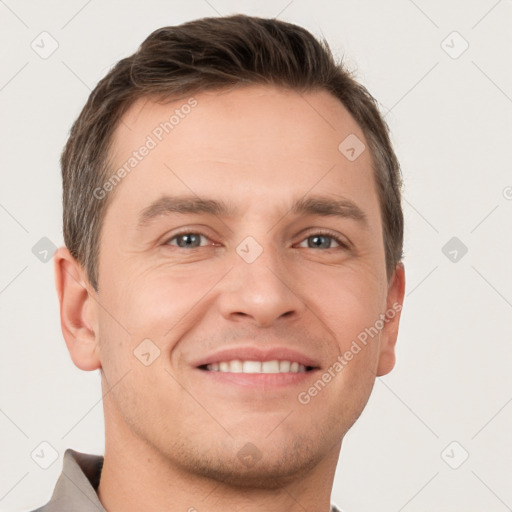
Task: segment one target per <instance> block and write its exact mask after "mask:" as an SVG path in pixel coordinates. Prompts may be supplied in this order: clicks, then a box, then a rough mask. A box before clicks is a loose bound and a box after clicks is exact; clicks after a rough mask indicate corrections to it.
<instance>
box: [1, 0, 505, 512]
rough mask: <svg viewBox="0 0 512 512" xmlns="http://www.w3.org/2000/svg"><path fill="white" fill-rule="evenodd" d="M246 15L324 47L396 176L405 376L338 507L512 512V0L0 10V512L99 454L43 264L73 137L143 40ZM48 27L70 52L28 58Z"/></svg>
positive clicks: (15, 6) (94, 416) (88, 391)
mask: <svg viewBox="0 0 512 512" xmlns="http://www.w3.org/2000/svg"><path fill="white" fill-rule="evenodd" d="M235 12H241V13H247V14H254V15H259V16H264V17H274V16H277V17H279V18H280V19H283V20H285V21H291V22H294V23H297V24H300V25H302V26H304V27H306V28H308V29H309V30H310V31H312V32H313V33H314V34H316V35H320V36H321V35H323V36H325V37H326V38H327V39H328V41H329V43H330V45H331V47H332V48H333V49H334V50H335V52H336V54H337V56H341V55H344V56H345V61H346V63H347V64H348V65H349V66H350V67H351V68H353V69H354V70H356V72H357V77H358V78H359V79H360V80H361V81H362V82H363V83H364V84H365V85H366V86H367V87H368V88H369V90H370V91H371V92H372V94H373V95H374V96H375V97H376V98H377V99H378V100H379V101H380V102H381V104H382V109H383V112H385V113H386V112H387V114H386V119H387V121H388V122H389V124H390V127H391V130H392V137H393V142H394V144H395V147H396V151H397V154H398V156H399V159H400V161H401V165H402V169H403V173H404V178H405V200H404V208H405V215H406V243H405V265H406V271H407V292H406V295H407V296H406V300H405V307H404V312H403V320H402V325H401V331H400V335H399V340H398V346H397V350H398V362H397V366H396V368H395V370H394V371H393V372H392V373H391V374H390V375H388V376H386V377H384V378H380V379H378V380H377V382H376V384H375V388H374V392H373V395H372V397H371V399H370V402H369V404H368V406H367V408H366V410H365V411H364V413H363V415H362V417H361V418H360V420H359V421H358V423H356V426H355V427H354V428H353V429H352V430H351V431H350V432H349V434H348V435H347V437H346V439H345V442H344V447H343V449H342V452H341V458H340V464H339V467H338V472H337V474H336V480H335V486H334V489H333V496H332V498H333V501H334V502H335V503H337V504H338V505H339V506H341V507H343V508H345V509H346V510H347V511H349V512H370V511H375V510H379V511H380V512H388V511H389V512H391V511H394V512H399V511H402V510H404V511H406V512H413V511H424V510H435V511H436V512H442V511H464V512H471V511H480V510H485V511H486V512H493V511H496V512H501V511H504V510H512V509H511V507H512V487H511V485H510V482H511V481H512V480H511V477H512V470H511V466H512V439H511V436H510V432H511V422H512V404H511V403H510V402H511V401H512V386H511V383H512V372H511V366H512V364H511V363H512V357H511V356H512V346H511V343H510V327H511V322H510V320H511V308H512V273H511V271H510V261H511V253H512V239H511V237H510V233H512V229H511V228H512V226H511V224H512V222H511V220H512V217H511V210H512V200H511V199H512V188H511V186H512V176H511V173H510V170H511V169H510V167H511V145H512V139H511V128H512V99H511V98H512V76H511V70H512V67H511V66H510V62H511V60H510V57H511V53H512V51H511V49H512V46H511V43H512V31H511V30H510V27H511V26H512V23H511V22H512V3H511V2H510V1H509V0H508V1H507V0H501V1H496V0H485V1H484V0H482V1H472V2H467V1H463V0H459V1H451V2H445V1H441V0H439V1H431V2H427V1H421V0H416V1H415V2H413V1H410V0H393V1H386V2H378V1H359V2H356V1H339V2H335V1H325V0H323V1H319V0H315V1H314V2H307V1H305V0H292V1H289V0H282V1H273V2H270V1H263V2H256V1H239V2H234V1H227V0H208V1H206V0H194V1H188V2H185V1H167V2H164V1H157V0H144V1H137V2H136V1H124V2H114V1H100V0H92V1H91V0H90V1H84V0H73V1H67V2H65V1H41V2H36V1H31V2H29V1H21V0H20V1H16V0H5V1H0V37H1V52H2V54H1V55H2V57H1V66H0V106H1V118H0V119H1V128H0V130H1V132H0V140H1V142H2V151H1V152H0V168H1V173H2V174H1V186H0V226H1V240H2V250H1V265H0V308H1V331H0V332H1V336H2V343H1V354H0V378H1V395H0V429H1V434H2V435H1V437H0V443H1V456H0V460H1V468H0V509H1V510H5V511H22V510H28V509H30V508H35V507H36V506H37V505H41V504H42V503H45V502H46V501H47V500H48V499H49V497H50V494H51V492H52V490H53V487H54V484H55V481H56V479H57V477H58V475H59V473H60V471H61V466H62V454H63V452H64V450H65V449H66V448H67V447H72V448H74V449H76V450H79V451H84V452H89V453H98V454H101V453H103V446H104V444H103V443H104V434H103V412H102V404H101V389H100V379H99V372H97V371H96V372H90V373H86V372H82V371H80V370H78V369H77V368H75V367H74V365H73V364H72V362H71V359H70V357H69V355H68V353H67V349H66V347H65V344H64V341H63V338H62V335H61V332H60V323H59V312H58V302H57V298H56V294H55V291H54V277H53V266H52V261H51V260H50V261H49V262H47V263H43V262H41V261H40V260H39V259H38V258H36V256H35V255H34V254H33V253H32V247H33V246H34V245H35V244H36V243H37V242H38V241H39V240H40V239H41V238H42V237H47V238H49V239H50V240H51V241H52V242H53V243H54V244H56V245H61V244H62V243H63V239H62V231H61V203H60V201H61V183H60V169H59V165H58V157H59V154H60V151H61V149H62V147H63V145H64V143H65V140H66V137H67V133H68V130H69V128H70V126H71V123H72V122H73V121H74V119H75V118H76V116H77V115H78V113H79V111H80V109H81V108H82V106H83V104H84V103H85V101H86V99H87V97H88V95H89V93H90V90H91V89H92V88H93V87H94V86H95V84H96V83H97V81H98V80H99V79H100V78H101V77H102V76H103V75H104V74H105V73H106V72H107V70H108V69H109V68H110V67H111V66H112V65H113V64H114V63H115V62H116V61H118V60H119V59H120V58H122V57H124V56H127V55H129V54H131V53H132V52H133V51H135V49H136V48H137V46H138V45H139V44H140V43H141V42H142V40H143V39H144V38H145V37H146V36H147V35H148V34H149V33H150V32H151V31H153V30H154V29H156V28H158V27H161V26H164V25H175V24H179V23H181V22H184V21H187V20H190V19H194V18H198V17H204V16H216V15H224V14H230V13H235ZM43 31H47V32H48V33H49V34H51V36H52V37H53V38H54V39H55V40H56V41H57V42H58V45H59V46H58V49H57V50H56V51H55V52H54V53H53V54H52V55H51V56H49V57H48V58H47V59H43V58H41V57H40V56H39V55H38V54H37V53H36V52H35V51H34V50H33V49H32V48H31V43H32V41H34V40H35V44H39V46H40V47H41V46H42V45H43V44H44V46H45V48H46V49H48V48H49V47H50V46H49V40H46V43H41V37H42V36H39V34H40V33H41V32H43ZM453 31H457V32H458V33H459V34H460V36H461V37H462V38H463V39H461V38H460V37H459V36H457V35H453V34H452V32H453ZM450 34H452V35H450ZM45 37H46V36H45ZM464 40H465V41H467V43H468V44H469V47H468V49H467V50H466V51H465V52H464V53H462V54H461V55H460V56H459V55H458V54H459V53H460V51H461V50H462V49H463V48H464ZM38 41H39V42H38ZM443 41H445V42H444V43H443ZM450 54H451V55H450ZM454 56H457V58H454ZM452 237H457V238H458V239H459V240H460V242H462V243H463V244H464V245H465V246H466V247H467V248H468V252H467V254H465V255H464V256H463V257H461V254H462V253H461V251H460V248H459V249H457V248H456V247H455V250H456V251H458V252H457V253H453V252H452V254H451V255H450V254H449V250H453V248H451V247H449V248H448V250H446V251H445V252H446V253H447V254H448V256H450V258H454V257H456V258H457V261H455V262H453V261H451V260H450V259H449V257H447V256H445V254H444V253H443V251H442V248H443V246H444V245H445V244H446V243H447V242H448V241H449V240H450V239H451V238H452ZM457 243H458V242H457ZM43 441H46V442H48V443H50V444H51V445H52V446H53V447H54V448H55V449H56V450H57V452H58V459H57V460H56V461H55V463H53V464H52V465H51V466H50V467H49V468H48V469H46V470H45V469H42V468H41V467H39V465H37V464H36V462H35V461H34V460H33V459H32V458H31V453H32V452H33V450H34V449H36V448H38V447H39V445H40V443H41V442H43ZM453 441H456V442H457V443H458V444H456V445H451V446H450V447H449V448H448V449H447V450H446V451H444V450H445V448H446V447H447V446H448V445H450V443H452V442H453ZM38 449H40V448H38ZM443 451H444V452H443ZM466 451H467V452H468V453H469V458H468V459H467V460H466V461H465V462H464V463H463V464H462V465H461V466H460V467H459V468H458V469H452V467H450V465H449V464H451V465H452V466H456V465H457V464H459V463H460V461H461V460H462V458H463V456H464V455H465V452H466ZM442 453H444V456H442Z"/></svg>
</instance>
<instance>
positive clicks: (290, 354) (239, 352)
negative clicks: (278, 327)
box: [194, 346, 319, 368]
mask: <svg viewBox="0 0 512 512" xmlns="http://www.w3.org/2000/svg"><path fill="white" fill-rule="evenodd" d="M235 359H238V360H240V361H274V360H278V361H291V362H292V363H293V362H294V361H296V362H297V363H299V364H303V365H304V366H311V367H312V368H318V367H319V364H318V362H317V361H315V360H314V359H312V358H311V357H308V356H306V355H305V354H302V353H301V352H298V351H296V350H294V349H290V348H287V347H269V348H262V347H251V346H245V347H233V348H225V349H222V350H219V351H218V352H214V353H212V354H210V355H207V356H204V357H202V358H201V359H199V360H197V361H196V362H195V363H194V365H195V366H196V367H198V366H204V365H206V364H212V363H220V362H222V361H233V360H235Z"/></svg>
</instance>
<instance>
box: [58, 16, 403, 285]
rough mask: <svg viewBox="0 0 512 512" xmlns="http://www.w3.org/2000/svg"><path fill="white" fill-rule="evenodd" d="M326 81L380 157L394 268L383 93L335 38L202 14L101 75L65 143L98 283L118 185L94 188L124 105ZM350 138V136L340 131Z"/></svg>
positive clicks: (74, 211) (394, 164) (73, 201)
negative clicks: (379, 97) (110, 189)
mask: <svg viewBox="0 0 512 512" xmlns="http://www.w3.org/2000/svg"><path fill="white" fill-rule="evenodd" d="M244 84H245V85H251V84H268V85H277V86H281V87H284V88H287V89H292V90H294V91H297V92H300V93H302V92H309V91H314V90H325V91H328V92H330V93H331V94H333V95H334V96H335V97H336V98H338V99H339V100H340V101H341V102H342V103H343V105H344V106H345V108H346V109H347V110H348V111H349V112H350V114H351V115H352V116H353V118H354V119H355V120H356V122H357V123H358V124H359V126H360V127H361V129H362V131H363V133H364V135H365V137H366V139H367V142H368V145H369V148H370V152H371V155H372V157H373V163H374V174H375V179H376V184H377V190H378V194H379V201H380V207H381V214H382V219H383V238H384V244H385V254H386V269H387V274H388V278H389V277H390V276H391V275H392V273H393V271H394V269H395V266H396V264H397V263H398V262H399V261H400V260H401V259H402V246H403V212H402V207H401V173H400V167H399V163H398V160H397V158H396V155H395V153H394V151H393V148H392V145H391V142H390V139H389V129H388V126H387V124H386V122H385V120H384V119H383V117H381V115H380V113H379V109H378V107H377V102H376V101H375V99H374V98H373V96H371V94H370V93H369V92H368V91H367V90H366V88H365V87H363V86H362V85H361V84H359V83H358V82H357V81H356V80H355V79H354V78H353V77H352V74H351V73H350V72H349V71H348V70H346V69H345V67H344V65H343V63H342V62H341V61H340V62H339V63H336V61H335V60H334V58H333V56H332V53H331V51H330V49H329V46H328V44H327V42H326V41H325V39H324V40H322V41H319V40H317V39H316V38H315V37H314V36H313V35H312V34H310V33H309V32H308V31H307V30H305V29H304V28H302V27H299V26H297V25H293V24H291V23H286V22H283V21H280V20H277V19H265V18H258V17H252V16H245V15H234V16H227V17H218V18H217V17H215V18H202V19H198V20H194V21H190V22H187V23H184V24H182V25H178V26H172V27H164V28H160V29H158V30H155V31H154V32H153V33H152V34H150V35H149V36H148V38H147V39H146V40H145V41H144V42H143V43H142V45H141V46H140V47H139V48H138V50H137V51H136V52H135V53H134V54H133V55H131V56H130V57H127V58H125V59H122V60H121V61H119V62H118V63H117V64H116V65H115V66H114V67H113V68H112V69H111V70H110V71H109V73H108V74H107V75H106V76H105V77H104V78H103V79H102V80H101V81H100V82H99V83H98V84H97V85H96V87H95V89H94V90H93V91H92V93H91V95H90V96H89V99H88V101H87V103H86V104H85V106H84V108H83V109H82V112H81V113H80V115H79V116H78V118H77V120H76V121H75V123H74V124H73V126H72V128H71V132H70V136H69V139H68V141H67V143H66V146H65V148H64V150H63V152H62V156H61V167H62V180H63V221H64V241H65V244H66V246H67V247H68V249H69V250H70V252H71V254H72V255H73V257H74V258H75V259H76V260H77V261H78V262H79V263H80V264H81V265H82V266H83V267H84V268H85V271H86V273H87V277H88V279H89V281H90V283H91V284H92V286H93V287H94V289H95V290H96V291H97V290H98V268H97V267H98V265H97V262H98V255H99V241H100V232H101V226H102V222H103V218H104V216H105V211H106V208H107V205H108V203H109V199H110V197H111V195H112V194H110V195H109V197H107V198H106V199H104V200H98V199H97V198H96V197H95V195H94V194H93V190H95V189H96V188H97V187H98V186H101V185H102V184H103V183H104V182H105V180H107V179H108V177H109V176H110V175H111V174H112V172H113V169H111V166H110V165H109V157H108V155H109V148H110V146H111V144H112V135H113V132H114V130H115V128H116V127H117V125H118V123H119V121H120V119H121V117H122V115H123V114H124V113H125V112H126V110H127V109H128V108H129V107H130V106H131V105H132V104H133V103H134V101H135V100H137V99H139V98H142V97H157V98H159V99H162V100H163V99H173V98H176V97H182V96H183V95H186V94H194V93H198V92H202V91H207V90H215V89H222V88H227V87H230V86H234V85H244ZM340 142H341V141H340Z"/></svg>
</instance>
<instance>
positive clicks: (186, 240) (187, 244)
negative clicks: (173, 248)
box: [180, 233, 197, 247]
mask: <svg viewBox="0 0 512 512" xmlns="http://www.w3.org/2000/svg"><path fill="white" fill-rule="evenodd" d="M180 238H181V240H182V241H183V242H184V243H183V244H180V247H190V245H193V244H194V240H195V241H196V242H197V236H195V235H194V234H193V233H187V234H185V235H181V237H180ZM190 242H192V244H191V243H190Z"/></svg>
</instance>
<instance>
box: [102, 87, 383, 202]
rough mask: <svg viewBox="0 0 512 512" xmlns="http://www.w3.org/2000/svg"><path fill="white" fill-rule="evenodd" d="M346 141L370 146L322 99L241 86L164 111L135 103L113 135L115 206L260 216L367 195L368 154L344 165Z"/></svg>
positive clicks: (145, 101) (330, 100)
mask: <svg viewBox="0 0 512 512" xmlns="http://www.w3.org/2000/svg"><path fill="white" fill-rule="evenodd" d="M354 137H356V139H353V138H354ZM347 138H349V139H348V140H351V141H352V140H356V141H359V143H360V145H361V147H364V146H367V143H366V140H365V137H364V135H363V132H362V130H361V128H360V127H359V126H358V124H357V123H356V122H355V120H354V119H353V118H352V116H351V115H350V114H349V112H348V111H347V110H346V108H345V107H344V106H343V105H342V103H341V102H340V101H339V100H338V99H337V98H335V97H334V96H332V95H331V94H329V93H328V92H326V91H315V92H309V93H298V92H295V91H290V90H286V89H282V88H277V87H270V86H245V87H242V88H235V89H230V90H221V91H210V92H202V93H199V94H196V95H191V96H184V97H183V98H180V99H176V100H173V101H170V102H166V103H157V102H156V101H154V100H153V99H149V98H141V99H139V100H137V101H136V102H135V103H134V104H133V105H132V106H131V107H130V108H129V109H128V110H127V112H126V113H125V115H124V116H123V118H122V121H121V122H120V123H119V126H118V127H117V129H116V131H115V133H114V137H113V145H112V151H111V161H112V162H113V170H114V171H115V170H118V169H120V168H124V169H125V171H126V172H124V173H122V174H123V178H122V180H121V181H120V182H119V184H117V185H116V190H115V197H114V201H113V203H119V205H120V206H123V204H124V205H125V206H127V205H128V204H130V205H132V206H134V205H137V206H139V207H140V208H142V207H144V206H145V205H146V204H147V203H148V202H150V201H152V200H154V199H155V198H157V197H158V196H160V195H163V194H164V193H165V194H171V195H172V194H176V195H178V194H187V195H190V194H196V195H199V196H201V195H203V194H204V195H207V196H208V197H213V198H215V197H223V196H229V197H231V198H233V199H236V200H237V201H239V202H241V203H243V202H245V204H249V203H248V201H251V202H252V204H253V205H255V206H257V205H260V208H263V207H264V205H266V206H267V207H268V205H269V204H270V202H271V201H274V200H275V202H279V201H280V200H281V199H282V198H283V196H285V195H286V196H290V197H291V196H294V197H296V196H298V195H301V194H302V195H304V194H306V193H307V192H308V190H313V189H314V191H315V192H322V191H323V192H324V193H328V194H338V193H340V194H341V193H347V192H348V194H349V195H350V194H352V196H354V194H355V195H356V196H357V194H358V193H363V192H365V193H366V194H367V193H368V191H369V190H370V191H373V190H374V186H373V181H374V180H373V171H372V160H371V156H370V154H369V151H367V150H365V151H363V152H362V153H361V154H360V156H359V157H358V158H357V159H355V160H353V161H351V160H349V159H347V157H346V155H345V154H343V153H342V152H341V151H340V149H339V146H340V144H341V143H343V141H345V140H347ZM358 189H359V190H358ZM352 199H356V197H352Z"/></svg>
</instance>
